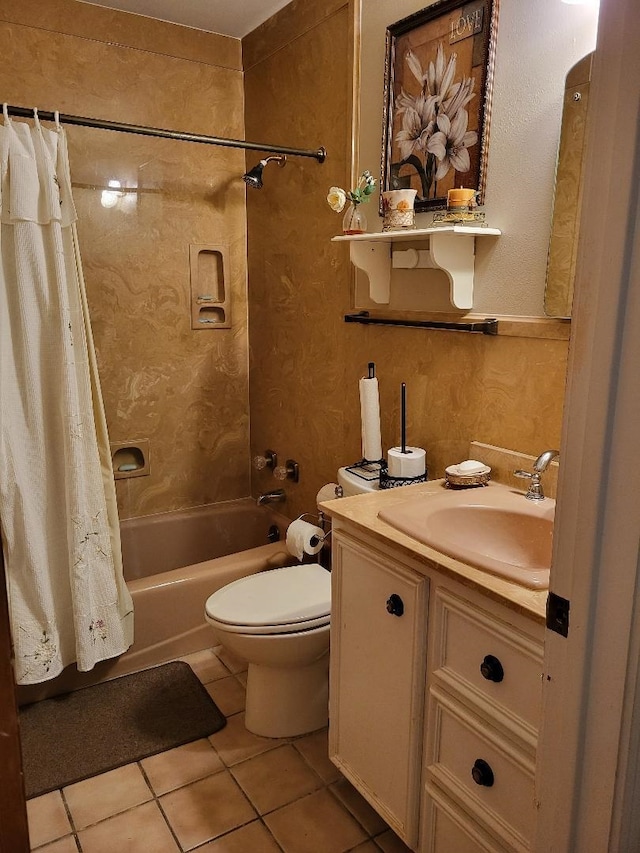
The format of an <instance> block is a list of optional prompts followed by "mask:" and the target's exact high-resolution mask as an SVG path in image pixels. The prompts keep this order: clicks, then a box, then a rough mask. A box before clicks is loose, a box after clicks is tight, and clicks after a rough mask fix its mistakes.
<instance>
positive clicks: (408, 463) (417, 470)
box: [387, 447, 427, 477]
mask: <svg viewBox="0 0 640 853" xmlns="http://www.w3.org/2000/svg"><path fill="white" fill-rule="evenodd" d="M406 451H407V452H406V453H403V452H402V448H401V447H392V448H391V449H390V450H389V454H388V457H387V468H388V471H389V476H390V477H421V476H422V475H423V474H424V472H425V471H426V465H427V452H426V450H424V448H422V447H407V448H406Z"/></svg>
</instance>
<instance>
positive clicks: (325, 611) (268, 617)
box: [205, 563, 331, 634]
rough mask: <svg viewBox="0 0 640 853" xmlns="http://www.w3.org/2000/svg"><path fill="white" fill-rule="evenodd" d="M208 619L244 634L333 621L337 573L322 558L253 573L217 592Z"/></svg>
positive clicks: (292, 630)
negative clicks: (333, 586) (333, 574)
mask: <svg viewBox="0 0 640 853" xmlns="http://www.w3.org/2000/svg"><path fill="white" fill-rule="evenodd" d="M205 613H206V616H207V620H208V621H209V622H210V623H211V624H213V625H214V626H216V625H218V626H219V627H220V629H221V630H224V631H229V632H232V633H243V634H293V633H298V632H304V631H311V630H313V629H316V628H322V627H325V626H327V625H329V623H330V618H331V617H330V614H331V575H330V574H329V572H328V571H326V569H323V568H322V566H320V565H318V564H317V563H314V564H311V565H308V564H304V565H298V566H285V567H284V568H280V569H271V570H269V571H266V572H259V573H258V574H254V575H249V576H248V577H244V578H240V579H239V580H237V581H233V582H232V583H230V584H227V586H225V587H223V588H222V589H220V590H218V591H217V592H214V593H213V595H210V596H209V598H208V599H207V602H206V605H205Z"/></svg>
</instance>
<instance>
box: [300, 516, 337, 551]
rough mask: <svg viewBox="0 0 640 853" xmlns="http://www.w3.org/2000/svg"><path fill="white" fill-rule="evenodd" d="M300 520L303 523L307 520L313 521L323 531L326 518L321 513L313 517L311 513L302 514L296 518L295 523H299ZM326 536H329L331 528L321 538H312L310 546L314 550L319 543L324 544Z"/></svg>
mask: <svg viewBox="0 0 640 853" xmlns="http://www.w3.org/2000/svg"><path fill="white" fill-rule="evenodd" d="M300 519H302V520H305V521H306V520H308V519H314V520H315V522H317V524H318V525H319V526H320V527H321V528H322V529H323V530H324V525H325V521H326V518H325V515H324V513H323V512H320V513H318V515H315V514H314V513H312V512H303V513H302V515H299V516H298V518H297V519H296V521H300ZM328 536H331V528H329V530H327V531H326V532H325V533H324V535H323V536H312V537H311V545H312V546H313V547H314V548H315V547H316V545H319V544H320V542H324V541H325V539H326V538H327V537H328Z"/></svg>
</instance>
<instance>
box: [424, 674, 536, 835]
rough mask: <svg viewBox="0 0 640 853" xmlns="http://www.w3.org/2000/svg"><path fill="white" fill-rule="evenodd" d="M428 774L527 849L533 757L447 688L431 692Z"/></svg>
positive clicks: (466, 807)
mask: <svg viewBox="0 0 640 853" xmlns="http://www.w3.org/2000/svg"><path fill="white" fill-rule="evenodd" d="M429 704H430V720H431V725H430V729H431V736H430V741H429V744H428V746H427V755H426V759H427V773H428V780H431V782H432V783H436V784H437V785H438V786H439V787H440V788H443V789H444V790H446V791H448V792H449V793H450V794H451V796H452V797H453V799H456V800H458V801H459V802H460V803H461V804H462V807H463V810H464V811H466V812H468V813H470V814H473V815H474V816H475V817H476V819H477V820H478V821H479V822H480V823H481V824H482V823H484V824H485V825H486V826H490V827H491V828H492V830H493V831H494V832H497V833H499V835H500V837H501V838H503V839H504V844H505V846H506V847H507V848H508V849H514V850H526V849H527V848H528V844H529V841H530V839H531V838H532V835H533V829H534V823H535V816H536V810H535V801H534V775H535V763H534V761H533V759H532V758H531V757H530V756H528V755H526V754H525V753H524V752H523V751H521V750H520V749H518V748H517V747H516V746H515V745H513V744H512V743H511V742H509V741H507V740H506V739H505V738H503V737H501V736H500V735H499V734H498V733H497V732H495V731H494V730H493V729H492V728H491V726H489V725H487V723H485V722H484V721H483V720H482V719H480V717H478V716H476V715H475V714H473V713H472V712H471V711H469V710H468V709H467V708H466V707H465V706H464V705H461V704H460V703H458V702H456V701H455V700H454V699H452V698H451V697H450V696H448V695H447V694H446V693H445V692H443V691H440V690H438V689H437V688H432V689H431V692H430V702H429Z"/></svg>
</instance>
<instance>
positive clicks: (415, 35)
mask: <svg viewBox="0 0 640 853" xmlns="http://www.w3.org/2000/svg"><path fill="white" fill-rule="evenodd" d="M497 13H498V0H472V2H460V0H440V2H437V3H434V4H433V5H431V6H428V7H427V8H426V9H422V10H421V11H419V12H416V13H414V14H413V15H410V16H409V17H408V18H404V19H403V20H401V21H398V22H397V23H395V24H392V25H391V26H390V27H388V28H387V46H386V67H385V91H384V116H383V143H382V180H381V189H382V190H396V189H415V190H416V191H417V196H416V202H415V209H416V211H418V212H420V211H428V210H441V209H443V208H445V207H446V203H447V191H448V190H450V189H453V188H454V187H461V186H464V187H466V188H468V189H474V190H476V191H477V193H478V196H477V199H478V203H479V204H482V203H483V200H484V191H485V181H486V164H487V149H488V139H489V118H490V112H491V88H492V82H493V66H494V61H495V42H496V28H497ZM381 212H382V211H381Z"/></svg>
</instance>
